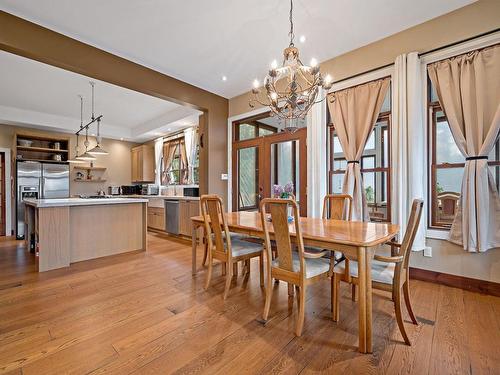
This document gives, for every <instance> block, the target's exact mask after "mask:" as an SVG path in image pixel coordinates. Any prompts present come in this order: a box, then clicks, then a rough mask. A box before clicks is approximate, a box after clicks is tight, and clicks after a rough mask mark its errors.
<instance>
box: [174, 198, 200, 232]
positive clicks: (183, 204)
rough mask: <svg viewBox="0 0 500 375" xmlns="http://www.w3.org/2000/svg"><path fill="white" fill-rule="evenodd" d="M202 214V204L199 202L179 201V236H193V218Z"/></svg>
mask: <svg viewBox="0 0 500 375" xmlns="http://www.w3.org/2000/svg"><path fill="white" fill-rule="evenodd" d="M199 214H200V202H199V201H197V200H194V201H192V200H179V234H180V235H183V236H191V231H192V228H193V227H192V225H191V216H198V215H199Z"/></svg>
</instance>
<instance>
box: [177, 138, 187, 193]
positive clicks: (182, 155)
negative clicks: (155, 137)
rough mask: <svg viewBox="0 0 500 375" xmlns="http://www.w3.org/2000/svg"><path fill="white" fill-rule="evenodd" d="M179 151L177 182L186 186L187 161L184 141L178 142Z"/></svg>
mask: <svg viewBox="0 0 500 375" xmlns="http://www.w3.org/2000/svg"><path fill="white" fill-rule="evenodd" d="M179 149H180V158H181V165H180V175H179V181H180V183H181V184H187V183H188V159H187V155H186V142H185V141H184V139H182V140H181V141H180V142H179Z"/></svg>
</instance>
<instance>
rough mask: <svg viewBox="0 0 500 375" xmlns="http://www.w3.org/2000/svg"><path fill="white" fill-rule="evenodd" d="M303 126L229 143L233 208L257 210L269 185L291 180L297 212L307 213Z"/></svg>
mask: <svg viewBox="0 0 500 375" xmlns="http://www.w3.org/2000/svg"><path fill="white" fill-rule="evenodd" d="M306 135H307V129H306V128H302V129H299V130H298V131H296V132H294V133H288V132H281V133H275V134H270V135H265V136H261V137H258V138H253V139H245V140H242V141H234V142H233V155H232V159H233V181H232V183H233V202H232V203H233V210H234V211H252V210H258V208H259V204H260V200H261V199H263V198H267V197H271V196H272V188H273V185H276V184H279V185H285V184H287V183H289V182H292V183H293V185H294V195H295V199H296V200H297V202H298V203H299V206H300V214H301V215H302V216H306V215H307V170H306V168H307V144H306Z"/></svg>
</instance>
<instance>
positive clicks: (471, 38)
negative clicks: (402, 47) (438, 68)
mask: <svg viewBox="0 0 500 375" xmlns="http://www.w3.org/2000/svg"><path fill="white" fill-rule="evenodd" d="M498 31H500V28H496V29H494V30H491V31H487V32H485V33H482V34H478V35H475V36H471V37H470V38H465V39H462V40H458V41H456V42H453V43H450V44H447V45H445V46H441V47H437V48H434V49H431V50H430V51H426V52H422V53H419V54H418V57H422V56H425V55H428V54H431V53H433V52H436V51H439V50H442V49H445V48H449V47H453V46H456V45H458V44H461V43H465V42H468V41H470V40H474V39H477V38H481V37H483V36H486V35H490V34H494V33H496V32H498Z"/></svg>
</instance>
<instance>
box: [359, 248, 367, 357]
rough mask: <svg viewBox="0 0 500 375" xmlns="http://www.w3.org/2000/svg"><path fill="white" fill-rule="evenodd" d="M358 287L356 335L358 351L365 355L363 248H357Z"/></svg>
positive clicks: (364, 256)
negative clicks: (357, 325) (357, 337)
mask: <svg viewBox="0 0 500 375" xmlns="http://www.w3.org/2000/svg"><path fill="white" fill-rule="evenodd" d="M357 252H358V285H359V297H358V314H359V315H358V321H359V327H358V335H359V347H358V350H359V352H361V353H366V323H367V321H366V317H367V316H366V307H367V306H366V294H367V293H366V255H365V248H363V247H359V248H358V251H357Z"/></svg>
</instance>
